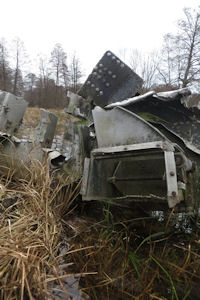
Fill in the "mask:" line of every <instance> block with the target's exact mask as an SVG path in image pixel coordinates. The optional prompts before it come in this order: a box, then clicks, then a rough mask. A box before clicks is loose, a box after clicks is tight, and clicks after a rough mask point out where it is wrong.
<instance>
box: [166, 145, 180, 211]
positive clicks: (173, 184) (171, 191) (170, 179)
mask: <svg viewBox="0 0 200 300" xmlns="http://www.w3.org/2000/svg"><path fill="white" fill-rule="evenodd" d="M164 155H165V169H166V172H165V174H166V182H167V200H168V205H169V207H170V208H172V207H174V206H175V205H176V204H178V203H179V197H178V183H177V174H176V163H175V158H174V153H173V152H170V151H165V152H164Z"/></svg>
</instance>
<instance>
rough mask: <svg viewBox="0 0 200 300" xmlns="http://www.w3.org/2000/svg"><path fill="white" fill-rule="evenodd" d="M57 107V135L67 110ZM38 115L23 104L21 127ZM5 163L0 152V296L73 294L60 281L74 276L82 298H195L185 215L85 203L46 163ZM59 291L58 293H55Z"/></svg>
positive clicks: (195, 245)
mask: <svg viewBox="0 0 200 300" xmlns="http://www.w3.org/2000/svg"><path fill="white" fill-rule="evenodd" d="M53 112H54V113H55V111H53ZM57 113H58V114H61V117H60V116H59V123H60V124H61V125H60V127H58V128H60V129H58V130H59V132H60V133H61V132H62V126H65V125H64V124H65V118H66V115H65V114H64V113H62V112H60V111H57ZM62 118H63V119H62ZM38 121H39V109H37V108H34V109H33V108H31V109H28V112H27V113H26V115H25V118H24V125H26V127H28V128H29V129H27V130H29V131H27V132H29V133H30V128H34V127H35V126H36V125H37V123H38ZM59 123H58V124H59ZM22 130H23V128H22ZM23 134H24V133H23ZM58 134H59V133H58ZM3 162H4V164H3ZM7 162H9V164H5V157H2V156H1V161H0V165H1V168H0V196H1V200H0V204H1V205H0V212H1V219H0V229H1V230H0V299H2V300H15V299H16V300H17V299H21V300H23V299H32V300H33V299H38V300H39V299H56V300H57V299H71V298H70V295H69V291H68V288H67V286H66V284H65V280H66V278H70V277H71V276H73V275H74V274H79V275H78V276H79V278H80V284H79V289H80V290H81V291H82V296H81V299H94V300H97V299H99V300H104V299H105V300H108V299H116V300H118V299H137V300H140V299H141V300H143V299H144V300H145V299H175V300H177V299H191V300H193V299H198V297H199V291H200V289H199V284H198V283H199V279H200V239H199V236H200V235H199V231H198V230H197V228H196V227H192V221H193V220H191V218H190V217H187V216H186V217H185V219H184V220H183V223H182V224H181V223H180V222H178V221H174V217H173V214H170V215H169V216H168V217H166V219H165V220H162V222H161V221H158V220H157V219H156V218H155V217H152V216H145V217H144V215H139V214H138V212H135V211H134V210H130V209H124V208H123V209H120V208H114V207H111V206H109V205H108V204H103V203H97V202H95V203H88V204H83V203H82V202H81V201H79V200H77V195H78V192H79V187H80V185H76V186H70V185H67V181H65V182H64V183H63V181H62V180H60V179H58V177H57V174H56V173H54V172H52V171H50V170H49V164H48V162H46V163H45V164H41V163H39V162H37V161H35V162H33V164H32V165H31V166H30V167H29V168H27V167H24V169H22V168H21V169H18V168H17V166H16V165H14V164H13V162H12V161H9V160H7ZM77 201H79V202H77ZM140 213H141V212H140ZM187 224H188V226H189V229H190V232H189V233H188V231H187V228H186V225H187ZM63 244H64V248H65V251H64V252H62V253H61V249H62V245H63ZM58 290H60V291H62V293H63V298H59V297H58V298H56V297H55V295H54V296H53V293H54V292H55V291H58Z"/></svg>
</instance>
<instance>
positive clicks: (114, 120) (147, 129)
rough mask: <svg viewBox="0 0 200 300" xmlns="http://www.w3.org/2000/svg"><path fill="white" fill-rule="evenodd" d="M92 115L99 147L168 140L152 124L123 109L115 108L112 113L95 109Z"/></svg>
mask: <svg viewBox="0 0 200 300" xmlns="http://www.w3.org/2000/svg"><path fill="white" fill-rule="evenodd" d="M92 113H93V119H94V125H95V132H96V137H97V142H98V147H111V146H119V145H129V144H140V143H147V142H153V141H159V140H163V141H165V140H167V138H166V137H165V136H164V135H163V134H162V133H161V132H160V131H159V130H157V129H156V128H155V127H153V126H152V125H151V124H149V123H147V122H146V121H144V120H143V119H142V118H140V117H138V116H137V115H136V114H134V113H132V112H130V111H128V110H126V109H124V108H122V107H115V108H114V109H112V110H111V111H105V110H104V109H102V108H100V107H95V109H94V110H93V112H92Z"/></svg>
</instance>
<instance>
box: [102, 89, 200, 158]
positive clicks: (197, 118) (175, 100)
mask: <svg viewBox="0 0 200 300" xmlns="http://www.w3.org/2000/svg"><path fill="white" fill-rule="evenodd" d="M190 94H191V92H190V90H189V89H187V88H185V89H179V90H176V91H170V92H163V93H157V94H156V93H150V92H149V93H148V94H145V95H143V96H139V97H133V98H131V99H128V100H125V101H122V102H121V103H117V105H119V106H123V107H124V106H125V107H126V109H127V110H129V111H132V112H134V113H135V114H137V115H139V116H141V117H142V118H143V119H146V120H148V121H149V122H150V123H152V124H153V125H154V126H155V127H156V126H157V125H159V129H160V130H162V128H163V132H164V130H165V129H166V130H168V131H169V132H171V133H172V134H174V135H175V136H176V137H177V138H178V139H181V141H182V142H183V143H184V144H185V146H186V147H187V148H188V149H190V150H192V151H194V152H195V153H197V154H200V110H199V109H198V108H196V109H195V110H194V109H188V108H187V97H188V96H189V95H190ZM114 106H115V104H112V105H109V106H107V107H106V108H107V109H110V108H113V107H114ZM178 139H177V143H178Z"/></svg>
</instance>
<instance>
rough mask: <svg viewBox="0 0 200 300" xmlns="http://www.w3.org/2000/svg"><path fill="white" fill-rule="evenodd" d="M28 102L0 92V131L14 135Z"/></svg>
mask: <svg viewBox="0 0 200 300" xmlns="http://www.w3.org/2000/svg"><path fill="white" fill-rule="evenodd" d="M27 106H28V102H27V101H25V100H24V99H23V98H22V97H16V96H15V95H13V94H10V93H7V92H0V130H1V131H4V132H6V133H9V134H14V133H15V132H16V131H17V129H18V128H19V126H20V124H21V122H22V119H23V116H24V113H25V111H26V108H27Z"/></svg>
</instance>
